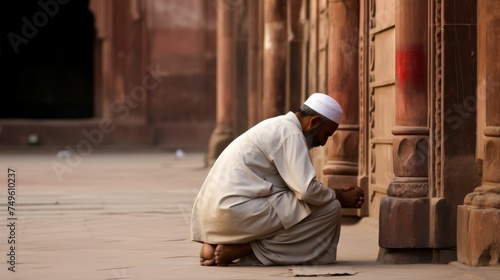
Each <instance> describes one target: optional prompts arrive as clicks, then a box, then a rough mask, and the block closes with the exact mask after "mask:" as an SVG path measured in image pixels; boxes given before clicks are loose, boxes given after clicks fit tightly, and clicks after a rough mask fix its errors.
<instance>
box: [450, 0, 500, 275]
mask: <svg viewBox="0 0 500 280" xmlns="http://www.w3.org/2000/svg"><path fill="white" fill-rule="evenodd" d="M477 9H478V17H477V19H478V31H479V32H478V40H477V42H478V43H477V44H478V45H477V52H478V92H483V93H484V95H483V96H480V97H481V98H485V99H486V100H485V102H484V103H483V102H477V104H481V105H482V106H478V114H485V115H486V118H479V117H478V122H485V123H486V126H484V123H478V127H485V128H484V129H481V130H482V131H478V137H480V138H482V142H483V143H484V155H483V165H482V176H483V178H482V183H481V186H479V187H477V188H476V189H475V190H474V192H472V193H469V194H468V195H467V196H466V197H465V200H464V205H461V206H459V207H458V225H457V251H458V252H457V255H458V261H460V262H462V263H465V264H467V265H471V266H481V265H499V264H500V50H499V48H498V45H499V44H500V1H498V0H496V1H491V0H480V1H478V4H477ZM479 135H480V136H479Z"/></svg>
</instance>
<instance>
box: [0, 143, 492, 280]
mask: <svg viewBox="0 0 500 280" xmlns="http://www.w3.org/2000/svg"><path fill="white" fill-rule="evenodd" d="M204 159H205V156H204V154H203V153H201V152H189V151H187V152H185V154H184V157H182V158H177V157H176V156H175V153H174V152H172V151H168V150H162V149H148V150H145V149H142V150H132V149H123V150H122V149H115V150H112V151H110V150H98V149H95V150H94V151H91V153H88V154H85V155H79V154H76V155H72V156H70V157H67V158H63V157H57V151H56V150H50V149H49V150H47V149H45V150H43V149H29V150H17V151H11V150H5V149H2V150H0V225H1V227H0V279H2V280H3V279H29V280H32V279H40V280H42V279H51V280H54V279H86V280H89V279H135V280H142V279H144V280H151V279H288V278H290V279H311V278H310V277H305V275H316V276H317V277H327V276H330V277H336V276H334V275H336V274H343V273H349V274H352V276H346V277H347V279H464V280H465V279H470V280H473V279H500V268H499V267H480V268H471V267H468V266H465V265H463V264H460V263H457V262H454V263H451V264H448V265H437V264H418V265H383V264H379V263H377V262H376V261H375V260H376V257H377V254H378V225H377V222H376V221H375V220H373V219H369V218H366V219H363V220H361V221H360V222H358V223H355V224H345V225H343V227H342V230H341V237H340V244H339V248H338V254H337V255H338V262H337V263H336V264H333V265H326V266H273V267H239V266H229V267H201V266H199V265H198V251H199V249H200V245H199V244H197V243H194V242H192V241H190V239H189V221H190V215H191V207H192V204H193V201H194V198H195V197H196V194H197V192H198V190H199V187H200V186H201V184H202V183H203V180H204V178H205V176H206V174H207V172H208V169H207V168H206V167H205V160H204ZM9 167H10V168H13V169H15V170H16V194H15V198H16V200H15V215H14V217H15V218H16V220H15V222H16V228H15V232H14V233H15V236H14V237H15V241H16V244H15V246H16V251H15V253H16V255H15V257H16V258H15V262H16V263H15V270H16V272H11V271H9V270H8V268H9V267H10V266H11V264H9V263H8V258H9V256H7V254H8V253H9V251H10V247H9V246H10V245H9V244H8V243H7V241H8V239H7V238H8V237H9V236H10V235H11V233H10V232H9V231H8V227H7V226H6V225H7V224H8V222H9V221H12V220H7V219H8V218H12V216H11V215H10V214H9V213H8V212H7V207H8V204H7V202H8V201H7V191H8V186H7V183H6V182H7V172H8V171H7V168H9Z"/></svg>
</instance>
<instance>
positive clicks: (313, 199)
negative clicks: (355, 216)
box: [272, 134, 335, 206]
mask: <svg viewBox="0 0 500 280" xmlns="http://www.w3.org/2000/svg"><path fill="white" fill-rule="evenodd" d="M276 148H277V149H276V150H275V151H274V152H273V155H272V159H273V161H274V164H275V166H276V169H277V170H278V172H279V174H280V175H281V177H282V178H283V180H284V181H285V183H286V184H287V186H288V187H289V188H290V189H291V190H292V191H293V192H294V193H295V196H296V197H297V198H298V199H300V200H302V201H304V202H306V203H308V204H312V205H318V206H321V205H324V204H326V203H328V202H330V201H332V200H334V199H335V191H334V190H332V189H330V188H327V187H325V186H324V185H323V184H322V183H321V182H318V181H317V180H316V173H315V171H314V167H313V165H312V163H311V158H310V155H309V150H308V149H307V145H306V143H305V139H304V137H303V136H302V135H298V134H295V135H291V136H289V137H287V138H286V139H284V140H283V141H282V143H281V145H279V146H278V147H276Z"/></svg>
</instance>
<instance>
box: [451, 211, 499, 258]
mask: <svg viewBox="0 0 500 280" xmlns="http://www.w3.org/2000/svg"><path fill="white" fill-rule="evenodd" d="M457 220H458V221H457V249H458V252H457V254H458V261H459V262H461V263H464V264H466V265H469V266H485V265H499V264H500V209H496V208H476V207H473V206H467V205H460V206H458V217H457Z"/></svg>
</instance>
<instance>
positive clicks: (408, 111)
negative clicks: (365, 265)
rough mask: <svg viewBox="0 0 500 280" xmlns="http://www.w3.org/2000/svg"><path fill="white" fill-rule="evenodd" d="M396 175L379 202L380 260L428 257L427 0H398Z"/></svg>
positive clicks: (402, 260) (430, 252)
mask: <svg viewBox="0 0 500 280" xmlns="http://www.w3.org/2000/svg"><path fill="white" fill-rule="evenodd" d="M396 3H397V4H396V7H397V8H396V126H395V127H394V128H393V131H392V132H393V135H394V138H393V164H394V174H395V178H394V179H393V181H392V182H391V184H390V185H389V187H388V189H387V194H388V196H387V197H384V198H383V199H382V201H381V203H380V224H379V245H380V247H381V254H379V261H381V262H384V263H413V262H430V260H432V251H430V250H420V249H425V248H428V247H429V198H428V196H429V183H428V168H429V166H428V155H429V128H428V120H427V116H428V113H427V110H428V104H427V36H428V35H427V34H428V33H427V28H428V27H427V1H422V0H399V1H397V2H396Z"/></svg>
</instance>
